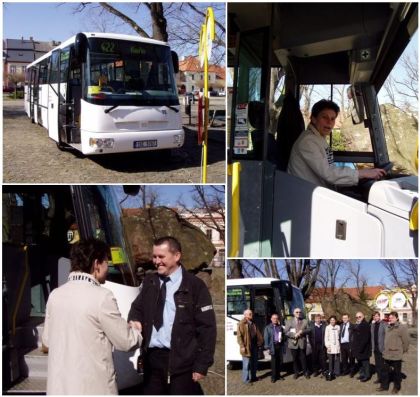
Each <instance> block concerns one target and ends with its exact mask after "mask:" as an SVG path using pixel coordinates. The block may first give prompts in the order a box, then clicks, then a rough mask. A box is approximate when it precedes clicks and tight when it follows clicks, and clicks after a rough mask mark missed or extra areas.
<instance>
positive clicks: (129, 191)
mask: <svg viewBox="0 0 420 397" xmlns="http://www.w3.org/2000/svg"><path fill="white" fill-rule="evenodd" d="M123 189H124V193H125V194H126V195H127V196H137V195H138V194H139V191H140V186H136V185H123Z"/></svg>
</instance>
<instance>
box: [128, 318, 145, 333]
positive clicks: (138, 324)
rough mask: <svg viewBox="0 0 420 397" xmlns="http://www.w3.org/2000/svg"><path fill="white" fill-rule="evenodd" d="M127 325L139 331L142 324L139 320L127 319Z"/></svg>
mask: <svg viewBox="0 0 420 397" xmlns="http://www.w3.org/2000/svg"><path fill="white" fill-rule="evenodd" d="M128 325H129V326H130V327H131V328H133V329H135V330H137V331H138V332H141V331H142V326H141V322H140V321H129V322H128Z"/></svg>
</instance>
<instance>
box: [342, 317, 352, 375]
mask: <svg viewBox="0 0 420 397" xmlns="http://www.w3.org/2000/svg"><path fill="white" fill-rule="evenodd" d="M341 319H342V320H343V322H342V323H341V325H340V352H341V367H342V368H341V373H342V374H343V376H344V375H348V374H350V376H351V377H353V376H354V374H355V365H354V357H353V355H352V353H351V350H350V346H351V339H352V332H353V324H351V323H350V321H349V320H350V318H349V315H348V314H347V313H344V314H343V315H342V317H341Z"/></svg>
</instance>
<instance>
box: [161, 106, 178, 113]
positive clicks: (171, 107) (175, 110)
mask: <svg viewBox="0 0 420 397" xmlns="http://www.w3.org/2000/svg"><path fill="white" fill-rule="evenodd" d="M164 106H166V107H167V108H169V109H172V110H173V111H174V112H175V113H178V112H179V109H177V108H176V107H174V106H171V105H164Z"/></svg>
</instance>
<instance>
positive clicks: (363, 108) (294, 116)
mask: <svg viewBox="0 0 420 397" xmlns="http://www.w3.org/2000/svg"><path fill="white" fill-rule="evenodd" d="M417 14H418V5H417V3H305V4H303V3H302V4H298V3H246V4H245V3H244V4H242V3H229V4H228V27H229V40H228V68H229V70H230V71H232V77H233V79H232V80H233V81H232V88H231V89H230V94H231V95H230V98H228V104H230V105H229V109H228V112H229V113H230V125H229V131H228V133H229V140H228V141H229V157H228V158H229V169H230V171H229V173H230V174H232V173H236V175H232V177H231V178H229V179H228V184H229V189H230V191H232V197H229V199H230V202H229V203H228V206H229V208H230V209H231V211H229V213H230V218H229V222H230V226H231V227H230V229H231V230H234V231H235V225H238V226H237V227H236V230H237V232H236V233H235V232H234V233H233V235H232V234H231V235H230V236H229V238H230V240H229V246H230V256H233V257H264V256H267V257H282V256H296V257H308V256H319V257H326V256H331V255H332V256H335V257H361V256H364V257H383V256H401V255H403V256H407V257H408V256H417V255H418V231H417V230H416V228H415V227H414V228H413V227H411V228H410V225H411V223H415V220H414V219H413V216H414V213H415V212H414V211H413V209H414V208H415V207H416V205H417V204H416V203H417V199H418V180H417V165H415V166H414V165H413V168H412V169H411V171H407V170H402V169H401V168H398V167H395V166H393V163H392V161H391V160H390V156H389V153H388V146H389V139H388V137H386V136H385V132H384V123H383V121H382V118H381V117H383V115H381V109H380V107H379V104H378V92H379V91H380V89H381V87H382V86H383V85H384V82H385V80H386V78H387V77H388V75H389V74H390V73H391V71H392V69H393V67H394V65H395V64H396V63H397V61H398V60H399V58H400V57H401V55H402V53H403V51H404V49H405V48H406V47H407V45H408V44H409V42H410V40H411V38H412V37H413V36H414V35H415V33H416V31H417V25H418V15H417ZM278 83H281V84H278ZM279 87H280V89H279ZM321 88H322V89H321ZM308 90H313V91H314V93H315V92H318V94H317V95H318V98H319V99H321V98H325V99H331V100H334V101H336V102H339V103H340V101H339V99H342V98H345V100H346V101H347V100H348V107H349V114H351V118H350V120H351V122H350V125H355V126H357V127H358V126H360V128H361V129H362V130H363V134H365V137H364V138H363V142H364V143H363V145H362V144H360V145H359V146H358V142H359V141H360V142H361V141H362V138H360V137H359V136H358V135H354V136H352V137H351V140H352V141H355V144H354V145H353V146H355V147H353V148H352V149H351V150H349V149H348V147H346V145H344V144H343V142H340V139H342V138H337V136H338V137H340V136H341V135H343V134H341V135H340V129H338V135H336V134H335V133H336V131H335V129H334V131H333V134H332V136H331V137H330V139H329V143H330V146H331V148H332V150H333V151H334V159H335V162H336V163H341V165H343V164H344V165H346V166H351V167H354V168H363V167H365V166H370V167H372V166H374V167H381V168H384V169H385V170H386V171H387V176H386V177H385V178H383V180H380V181H377V182H369V181H362V180H361V181H360V183H359V185H358V186H355V187H352V188H344V189H327V188H324V187H317V186H316V185H314V184H312V183H309V182H307V181H304V180H302V179H300V178H297V177H294V176H292V175H290V174H288V173H287V171H286V170H287V163H288V158H289V155H290V151H291V148H292V146H293V143H294V142H295V140H296V139H297V137H298V136H299V134H300V133H301V132H302V131H303V130H304V129H305V123H304V116H305V114H303V110H302V109H303V108H304V106H305V95H306V94H307V91H308ZM339 91H341V92H340V95H338V93H339ZM315 97H316V95H315V94H314V95H313V96H312V101H313V102H312V105H313V103H315V102H316V100H314V98H315ZM274 102H276V104H277V105H279V106H278V109H281V111H280V110H279V111H278V112H277V113H276V112H274V111H273V103H274ZM307 102H308V101H307ZM346 104H347V102H346ZM346 106H347V105H346ZM416 108H417V104H416ZM306 116H307V115H306ZM306 121H307V120H306ZM344 124H345V122H343V126H344ZM414 124H415V127H414V128H415V133H414V135H415V137H417V121H415V123H414ZM343 128H344V127H343ZM403 140H404V138H403ZM410 151H411V153H412V156H411V158H412V163H413V164H414V163H415V161H414V158H415V157H416V138H414V141H413V143H412V144H411V145H410ZM235 163H236V164H238V165H239V166H238V167H236V168H235V167H233V165H235ZM235 170H236V171H235ZM235 195H236V197H239V199H238V198H236V199H235Z"/></svg>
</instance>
